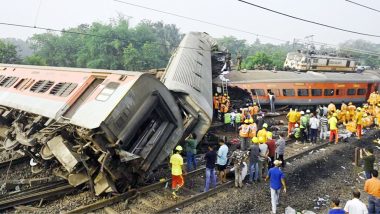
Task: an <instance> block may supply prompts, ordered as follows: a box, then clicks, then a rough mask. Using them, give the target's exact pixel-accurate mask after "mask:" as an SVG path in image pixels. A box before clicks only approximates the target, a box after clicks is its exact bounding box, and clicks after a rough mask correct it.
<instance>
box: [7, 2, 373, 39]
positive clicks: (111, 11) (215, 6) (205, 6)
mask: <svg viewBox="0 0 380 214" xmlns="http://www.w3.org/2000/svg"><path fill="white" fill-rule="evenodd" d="M120 1H124V2H127V3H132V4H138V5H141V6H145V7H150V8H154V9H157V10H163V11H166V12H170V13H175V14H180V15H182V16H186V17H192V18H194V19H199V20H203V21H207V22H211V23H215V24H219V25H224V26H228V27H232V28H236V29H240V30H244V31H248V32H250V33H253V34H259V35H266V36H269V37H275V38H278V39H280V40H285V41H290V42H293V39H304V38H305V37H306V36H309V35H314V37H313V39H314V41H318V42H324V43H329V44H339V43H341V42H344V41H346V40H349V39H364V40H368V41H371V42H374V43H380V37H377V38H376V37H368V36H361V35H355V34H350V33H347V32H340V31H337V30H333V29H328V28H325V27H321V26H317V25H313V24H310V23H305V22H301V21H298V20H294V19H290V18H287V17H284V16H281V15H278V14H274V13H271V12H268V11H265V10H262V9H259V8H256V7H252V6H250V5H247V4H244V3H242V2H239V1H237V0H120ZM246 1H248V2H252V3H254V4H258V5H261V6H264V7H267V8H270V9H273V10H278V11H280V12H283V13H287V14H290V15H294V16H297V17H301V18H304V19H309V20H312V21H316V22H320V23H323V24H328V25H332V26H336V27H340V28H344V29H348V30H353V31H359V32H363V33H368V34H375V35H380V28H379V27H378V20H379V19H380V13H379V12H375V11H372V10H368V9H366V8H362V7H359V6H357V5H354V4H351V3H349V2H347V1H345V0H318V1H311V0H246ZM353 1H356V2H360V3H361V4H364V5H367V6H371V7H373V8H376V9H379V10H380V1H378V0H353ZM1 3H2V11H1V13H0V23H13V24H22V25H32V26H39V27H46V28H54V29H63V28H69V27H75V26H77V25H79V24H83V23H87V24H90V23H92V22H103V23H108V22H109V21H110V19H112V18H116V17H118V15H119V14H122V15H124V16H125V17H128V18H129V19H130V23H131V24H132V25H136V24H138V23H139V22H140V21H141V20H144V19H148V20H152V21H163V22H164V23H166V24H176V25H177V27H179V28H180V30H181V32H182V33H186V32H190V31H202V32H207V33H209V34H210V35H211V36H213V37H217V38H219V37H222V36H234V37H236V38H238V39H245V40H247V41H248V42H254V41H255V40H256V39H257V38H258V39H260V41H262V42H265V43H267V42H269V43H275V44H278V43H280V41H278V40H273V39H269V38H267V37H263V36H256V35H253V34H250V33H243V32H239V31H234V30H230V29H225V28H221V27H216V26H213V25H208V24H204V23H199V22H196V21H191V20H187V19H183V18H179V17H175V16H172V15H167V14H163V13H159V12H155V11H151V10H147V9H143V8H139V7H135V6H131V5H127V4H123V3H120V2H117V1H114V0H1ZM44 32H46V31H44V30H37V29H24V28H17V27H10V26H4V25H0V38H9V37H14V38H20V39H27V38H28V37H30V36H32V35H33V34H35V33H44Z"/></svg>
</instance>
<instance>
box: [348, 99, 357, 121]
mask: <svg viewBox="0 0 380 214" xmlns="http://www.w3.org/2000/svg"><path fill="white" fill-rule="evenodd" d="M347 110H348V113H349V118H347V120H348V121H353V120H354V116H355V110H356V106H355V105H354V104H352V102H350V103H348V107H347Z"/></svg>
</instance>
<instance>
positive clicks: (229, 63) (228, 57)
mask: <svg viewBox="0 0 380 214" xmlns="http://www.w3.org/2000/svg"><path fill="white" fill-rule="evenodd" d="M225 63H226V70H227V71H231V53H230V52H229V51H228V50H227V52H226V58H225Z"/></svg>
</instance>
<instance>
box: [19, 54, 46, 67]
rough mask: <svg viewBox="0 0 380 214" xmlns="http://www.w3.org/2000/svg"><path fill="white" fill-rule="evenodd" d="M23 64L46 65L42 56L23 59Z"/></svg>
mask: <svg viewBox="0 0 380 214" xmlns="http://www.w3.org/2000/svg"><path fill="white" fill-rule="evenodd" d="M23 63H24V64H26V65H46V61H45V59H44V58H43V57H42V56H38V55H31V56H28V57H25V58H24V60H23Z"/></svg>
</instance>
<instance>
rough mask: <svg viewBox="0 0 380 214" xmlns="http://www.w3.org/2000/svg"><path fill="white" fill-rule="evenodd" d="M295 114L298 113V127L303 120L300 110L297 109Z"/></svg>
mask: <svg viewBox="0 0 380 214" xmlns="http://www.w3.org/2000/svg"><path fill="white" fill-rule="evenodd" d="M295 112H296V121H297V123H298V125H299V124H300V120H301V112H300V111H298V109H295Z"/></svg>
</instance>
